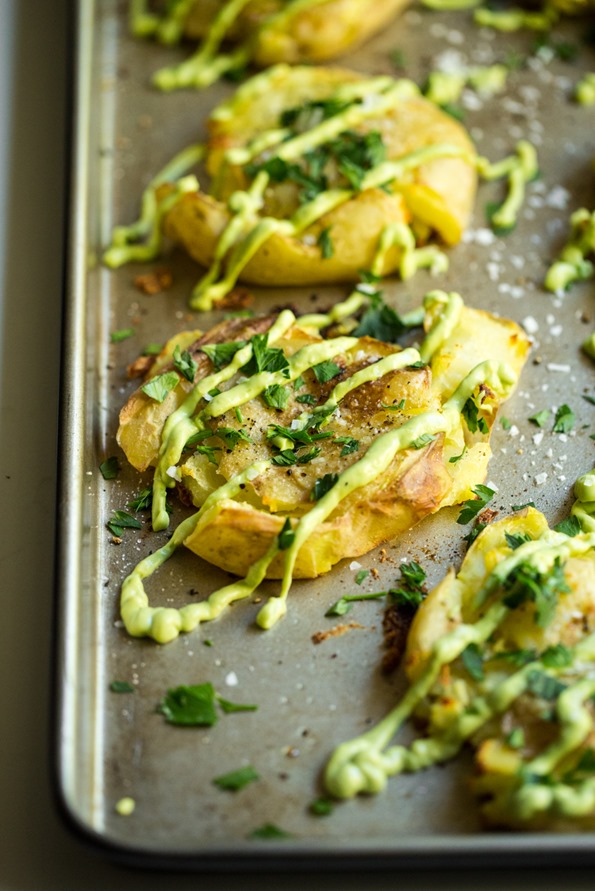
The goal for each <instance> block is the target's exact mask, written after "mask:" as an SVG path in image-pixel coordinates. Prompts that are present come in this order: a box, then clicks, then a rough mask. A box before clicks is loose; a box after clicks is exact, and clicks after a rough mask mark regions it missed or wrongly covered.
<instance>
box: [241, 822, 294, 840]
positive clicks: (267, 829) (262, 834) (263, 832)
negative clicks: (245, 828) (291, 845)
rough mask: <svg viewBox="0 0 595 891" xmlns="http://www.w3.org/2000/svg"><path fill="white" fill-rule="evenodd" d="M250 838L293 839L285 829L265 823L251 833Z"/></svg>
mask: <svg viewBox="0 0 595 891" xmlns="http://www.w3.org/2000/svg"><path fill="white" fill-rule="evenodd" d="M250 838H259V839H273V840H274V839H281V838H291V836H290V834H289V833H288V832H285V830H284V829H279V827H278V826H275V824H274V823H264V824H263V825H262V826H259V827H258V829H254V830H253V832H251V833H250Z"/></svg>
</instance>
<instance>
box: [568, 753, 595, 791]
mask: <svg viewBox="0 0 595 891" xmlns="http://www.w3.org/2000/svg"><path fill="white" fill-rule="evenodd" d="M593 773H595V751H593V749H585V750H584V752H582V753H581V756H580V758H579V760H578V763H577V764H576V765H575V767H573V768H572V770H569V771H567V772H566V773H565V774H564V782H565V783H576V782H580V781H581V780H584V779H587V777H590V776H592V775H593Z"/></svg>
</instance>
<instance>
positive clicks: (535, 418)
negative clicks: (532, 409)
mask: <svg viewBox="0 0 595 891" xmlns="http://www.w3.org/2000/svg"><path fill="white" fill-rule="evenodd" d="M549 416H550V410H549V408H544V409H543V410H542V411H538V412H537V413H536V414H534V415H531V417H530V418H529V420H530V421H531V423H532V424H535V425H536V426H537V427H545V425H546V424H547V419H548V418H549Z"/></svg>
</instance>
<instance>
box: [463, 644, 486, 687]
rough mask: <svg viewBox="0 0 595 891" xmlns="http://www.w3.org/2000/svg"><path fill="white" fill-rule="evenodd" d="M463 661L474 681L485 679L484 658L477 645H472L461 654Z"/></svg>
mask: <svg viewBox="0 0 595 891" xmlns="http://www.w3.org/2000/svg"><path fill="white" fill-rule="evenodd" d="M461 661H462V663H463V665H464V666H465V668H466V669H467V671H468V672H469V674H470V675H471V677H472V678H473V680H474V681H482V680H483V678H484V671H483V656H482V654H481V650H480V649H479V647H478V645H477V644H476V643H470V644H469V645H468V646H466V647H465V649H464V650H463V652H462V653H461Z"/></svg>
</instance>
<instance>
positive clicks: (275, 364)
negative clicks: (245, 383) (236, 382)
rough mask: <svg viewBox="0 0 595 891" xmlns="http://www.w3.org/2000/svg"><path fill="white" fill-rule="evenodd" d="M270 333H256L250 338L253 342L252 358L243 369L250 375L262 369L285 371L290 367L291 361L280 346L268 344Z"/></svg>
mask: <svg viewBox="0 0 595 891" xmlns="http://www.w3.org/2000/svg"><path fill="white" fill-rule="evenodd" d="M268 342H269V335H268V333H265V334H255V335H254V337H253V338H252V339H251V340H250V343H251V344H252V358H251V359H250V361H249V362H247V363H246V364H245V365H244V366H243V368H242V371H243V372H244V374H246V375H248V376H250V375H251V374H257V373H258V372H260V371H283V372H285V371H286V369H288V368H289V362H288V361H287V357H286V356H285V353H284V352H283V350H282V349H281V348H280V347H270V346H269V345H268Z"/></svg>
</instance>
